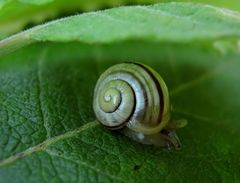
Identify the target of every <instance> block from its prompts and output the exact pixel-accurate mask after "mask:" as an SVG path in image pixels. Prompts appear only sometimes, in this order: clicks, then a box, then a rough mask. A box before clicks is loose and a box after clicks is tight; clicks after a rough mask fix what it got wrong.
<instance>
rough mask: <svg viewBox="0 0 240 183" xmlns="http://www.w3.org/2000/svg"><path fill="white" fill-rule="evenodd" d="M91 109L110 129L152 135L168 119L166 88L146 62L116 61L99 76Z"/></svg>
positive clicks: (164, 124) (160, 128) (159, 129)
mask: <svg viewBox="0 0 240 183" xmlns="http://www.w3.org/2000/svg"><path fill="white" fill-rule="evenodd" d="M93 109H94V112H95V115H96V118H97V119H98V121H100V122H101V123H102V124H103V125H104V126H106V127H108V128H110V129H120V128H122V127H124V126H127V127H128V128H130V129H131V130H134V131H136V132H141V133H144V134H154V133H157V132H159V131H161V130H162V129H163V128H164V127H165V126H166V125H167V123H168V121H169V118H170V116H169V95H168V89H167V86H166V84H165V82H164V81H163V79H162V78H161V77H160V75H159V74H158V73H157V72H156V71H154V70H153V69H152V68H150V67H148V66H146V65H143V64H139V63H122V64H117V65H114V66H112V67H110V68H109V69H107V70H106V71H105V72H104V73H103V74H102V75H101V76H100V78H99V79H98V81H97V84H96V87H95V90H94V99H93Z"/></svg>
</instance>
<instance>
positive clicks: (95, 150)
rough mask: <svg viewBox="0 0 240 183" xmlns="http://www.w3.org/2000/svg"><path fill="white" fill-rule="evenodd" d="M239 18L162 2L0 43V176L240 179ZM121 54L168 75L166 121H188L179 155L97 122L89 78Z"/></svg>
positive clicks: (34, 178) (101, 14)
mask: <svg viewBox="0 0 240 183" xmlns="http://www.w3.org/2000/svg"><path fill="white" fill-rule="evenodd" d="M143 25H144V26H143ZM193 25H194V26H193ZM168 26H169V27H168ZM239 26H240V19H239V15H238V13H234V12H231V11H227V10H222V9H217V8H214V7H212V6H206V5H194V4H189V3H168V4H160V5H154V6H142V7H140V6H136V7H121V8H115V9H112V10H107V11H101V12H97V13H88V14H84V15H81V16H74V17H70V18H66V19H62V20H60V21H56V22H52V23H49V24H46V25H43V26H39V27H36V28H34V29H30V30H28V31H26V32H24V33H21V34H18V35H16V36H13V37H11V38H8V39H6V40H3V41H1V43H0V50H1V53H2V54H3V53H7V52H9V51H11V53H9V54H4V55H1V57H0V83H1V85H0V116H1V118H0V139H1V140H0V159H1V161H0V182H44V181H45V182H46V181H47V182H159V181H163V182H221V181H222V182H239V181H240V180H239V177H240V172H239V164H240V160H239V157H240V151H239V149H240V138H239V137H240V135H239V128H240V123H239V122H238V121H239V118H240V114H239V112H238V111H239V107H240V97H238V96H239V93H240V85H239V84H238V83H239V81H240V73H239V66H240V63H239V60H238V59H239V56H240V54H239V48H238V45H237V40H238V39H239V31H238V30H240V29H239ZM30 43H33V44H31V45H29V44H30ZM90 43H91V44H90ZM26 45H28V46H26ZM22 46H26V47H22ZM20 47H22V48H21V49H19V50H16V48H20ZM125 61H135V62H142V63H145V64H148V65H149V66H151V67H153V68H154V69H155V70H157V71H158V72H159V73H160V74H161V76H162V77H163V78H164V80H165V81H166V83H167V86H168V88H169V91H170V97H171V104H172V108H173V112H172V117H173V118H174V119H182V118H185V119H187V120H188V125H187V126H186V127H184V128H182V129H180V130H179V131H178V134H179V137H180V139H181V141H182V144H183V149H182V150H181V151H180V152H175V151H174V150H168V149H164V148H157V147H153V146H147V145H142V144H139V143H137V142H134V141H131V140H130V139H128V138H127V137H125V136H123V135H122V134H121V133H119V132H117V131H109V130H107V129H104V128H103V127H101V126H100V125H98V123H97V122H96V121H95V117H94V114H93V110H92V97H93V89H94V86H95V83H96V80H97V78H98V77H99V75H100V74H101V73H102V72H103V71H104V70H105V69H106V68H108V67H109V66H111V65H113V64H116V63H120V62H125Z"/></svg>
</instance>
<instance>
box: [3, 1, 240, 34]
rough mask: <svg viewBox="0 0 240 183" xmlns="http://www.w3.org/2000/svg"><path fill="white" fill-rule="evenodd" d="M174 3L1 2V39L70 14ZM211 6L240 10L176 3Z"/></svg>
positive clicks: (224, 4) (226, 4)
mask: <svg viewBox="0 0 240 183" xmlns="http://www.w3.org/2000/svg"><path fill="white" fill-rule="evenodd" d="M171 1H172V0H91V1H88V0H77V1H75V0H69V1H65V0H1V1H0V39H3V38H5V37H7V36H9V35H11V34H14V33H16V32H18V31H20V30H23V29H26V28H29V27H32V26H34V25H37V24H40V23H44V22H47V21H49V20H53V19H56V18H57V17H59V16H60V17H64V16H66V15H70V14H81V13H83V12H88V11H94V10H99V9H107V8H110V7H116V6H121V5H138V4H144V5H146V4H151V3H159V2H171ZM177 1H179V2H180V1H190V2H196V3H208V4H211V5H216V6H219V7H221V8H224V7H225V8H229V9H233V10H238V11H240V6H239V1H238V0H231V1H225V0H198V1H194V0H177Z"/></svg>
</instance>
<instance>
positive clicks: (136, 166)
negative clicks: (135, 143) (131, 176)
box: [133, 165, 141, 171]
mask: <svg viewBox="0 0 240 183" xmlns="http://www.w3.org/2000/svg"><path fill="white" fill-rule="evenodd" d="M140 168H141V166H140V165H135V166H134V167H133V170H135V171H138V170H139V169H140Z"/></svg>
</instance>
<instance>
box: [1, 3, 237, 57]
mask: <svg viewBox="0 0 240 183" xmlns="http://www.w3.org/2000/svg"><path fill="white" fill-rule="evenodd" d="M239 30H240V14H239V13H236V12H233V11H229V10H223V9H218V8H215V7H213V6H209V5H200V4H197V5H195V4H192V3H168V4H158V5H154V6H136V7H121V8H115V9H110V10H105V11H98V12H92V13H86V14H82V15H77V16H71V17H68V18H64V19H59V20H56V21H53V22H50V23H47V24H44V25H40V26H36V27H35V28H33V29H29V30H27V31H25V32H22V33H19V34H17V35H15V36H12V37H9V38H8V39H5V40H3V41H0V54H1V53H4V52H9V51H12V50H14V49H16V48H18V47H22V46H25V45H28V44H30V43H33V42H37V41H61V42H63V41H64V42H65V41H80V42H84V43H91V44H92V43H112V42H116V41H124V40H129V39H131V40H133V39H134V40H138V39H143V40H144V39H146V40H148V41H161V42H163V41H164V42H181V43H185V42H194V41H198V42H200V43H201V42H203V41H205V42H213V41H218V40H221V41H222V40H227V39H233V40H237V39H238V38H239V36H240V31H239ZM204 44H205V43H204Z"/></svg>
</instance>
